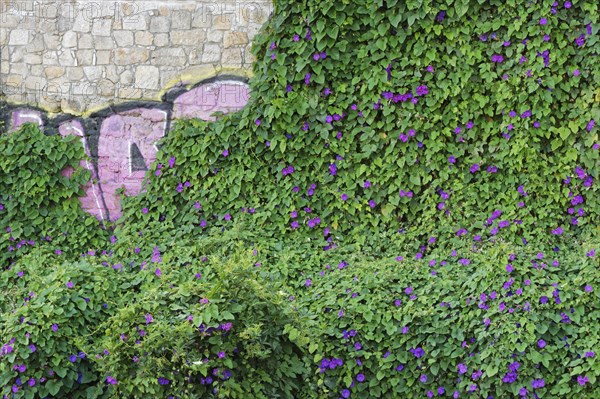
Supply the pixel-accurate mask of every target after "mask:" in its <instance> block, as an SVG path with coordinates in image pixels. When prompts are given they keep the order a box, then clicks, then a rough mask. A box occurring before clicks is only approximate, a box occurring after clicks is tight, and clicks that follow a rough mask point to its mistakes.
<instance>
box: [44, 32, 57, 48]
mask: <svg viewBox="0 0 600 399" xmlns="http://www.w3.org/2000/svg"><path fill="white" fill-rule="evenodd" d="M44 43H45V44H46V48H47V49H48V50H56V49H58V46H59V44H60V36H59V35H56V34H52V33H44Z"/></svg>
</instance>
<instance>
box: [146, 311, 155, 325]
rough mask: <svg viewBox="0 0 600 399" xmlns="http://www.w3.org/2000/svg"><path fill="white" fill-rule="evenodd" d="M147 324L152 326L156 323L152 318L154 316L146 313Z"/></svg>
mask: <svg viewBox="0 0 600 399" xmlns="http://www.w3.org/2000/svg"><path fill="white" fill-rule="evenodd" d="M145 318H146V324H150V323H152V322H153V321H154V318H153V317H152V315H151V314H150V313H146V316H145Z"/></svg>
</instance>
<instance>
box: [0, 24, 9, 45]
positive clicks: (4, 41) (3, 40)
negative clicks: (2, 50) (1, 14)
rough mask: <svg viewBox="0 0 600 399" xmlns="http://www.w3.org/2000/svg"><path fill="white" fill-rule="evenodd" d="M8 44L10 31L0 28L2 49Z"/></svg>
mask: <svg viewBox="0 0 600 399" xmlns="http://www.w3.org/2000/svg"><path fill="white" fill-rule="evenodd" d="M7 42H8V29H6V28H3V27H2V26H0V45H1V46H2V47H4V46H6V44H7Z"/></svg>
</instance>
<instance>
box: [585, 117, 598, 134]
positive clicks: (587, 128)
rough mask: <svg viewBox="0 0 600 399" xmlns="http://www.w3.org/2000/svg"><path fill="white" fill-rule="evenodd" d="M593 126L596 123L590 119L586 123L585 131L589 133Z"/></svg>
mask: <svg viewBox="0 0 600 399" xmlns="http://www.w3.org/2000/svg"><path fill="white" fill-rule="evenodd" d="M595 125H596V121H595V120H593V119H592V120H590V121H589V122H588V124H587V126H586V127H585V130H587V131H588V132H591V131H592V129H593V128H594V126H595Z"/></svg>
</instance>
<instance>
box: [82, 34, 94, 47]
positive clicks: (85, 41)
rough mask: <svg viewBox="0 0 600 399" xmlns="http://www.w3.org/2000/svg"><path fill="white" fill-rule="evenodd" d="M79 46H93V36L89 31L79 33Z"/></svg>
mask: <svg viewBox="0 0 600 399" xmlns="http://www.w3.org/2000/svg"><path fill="white" fill-rule="evenodd" d="M79 48H80V49H92V48H94V38H93V37H92V35H90V34H89V33H81V34H80V36H79Z"/></svg>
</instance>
